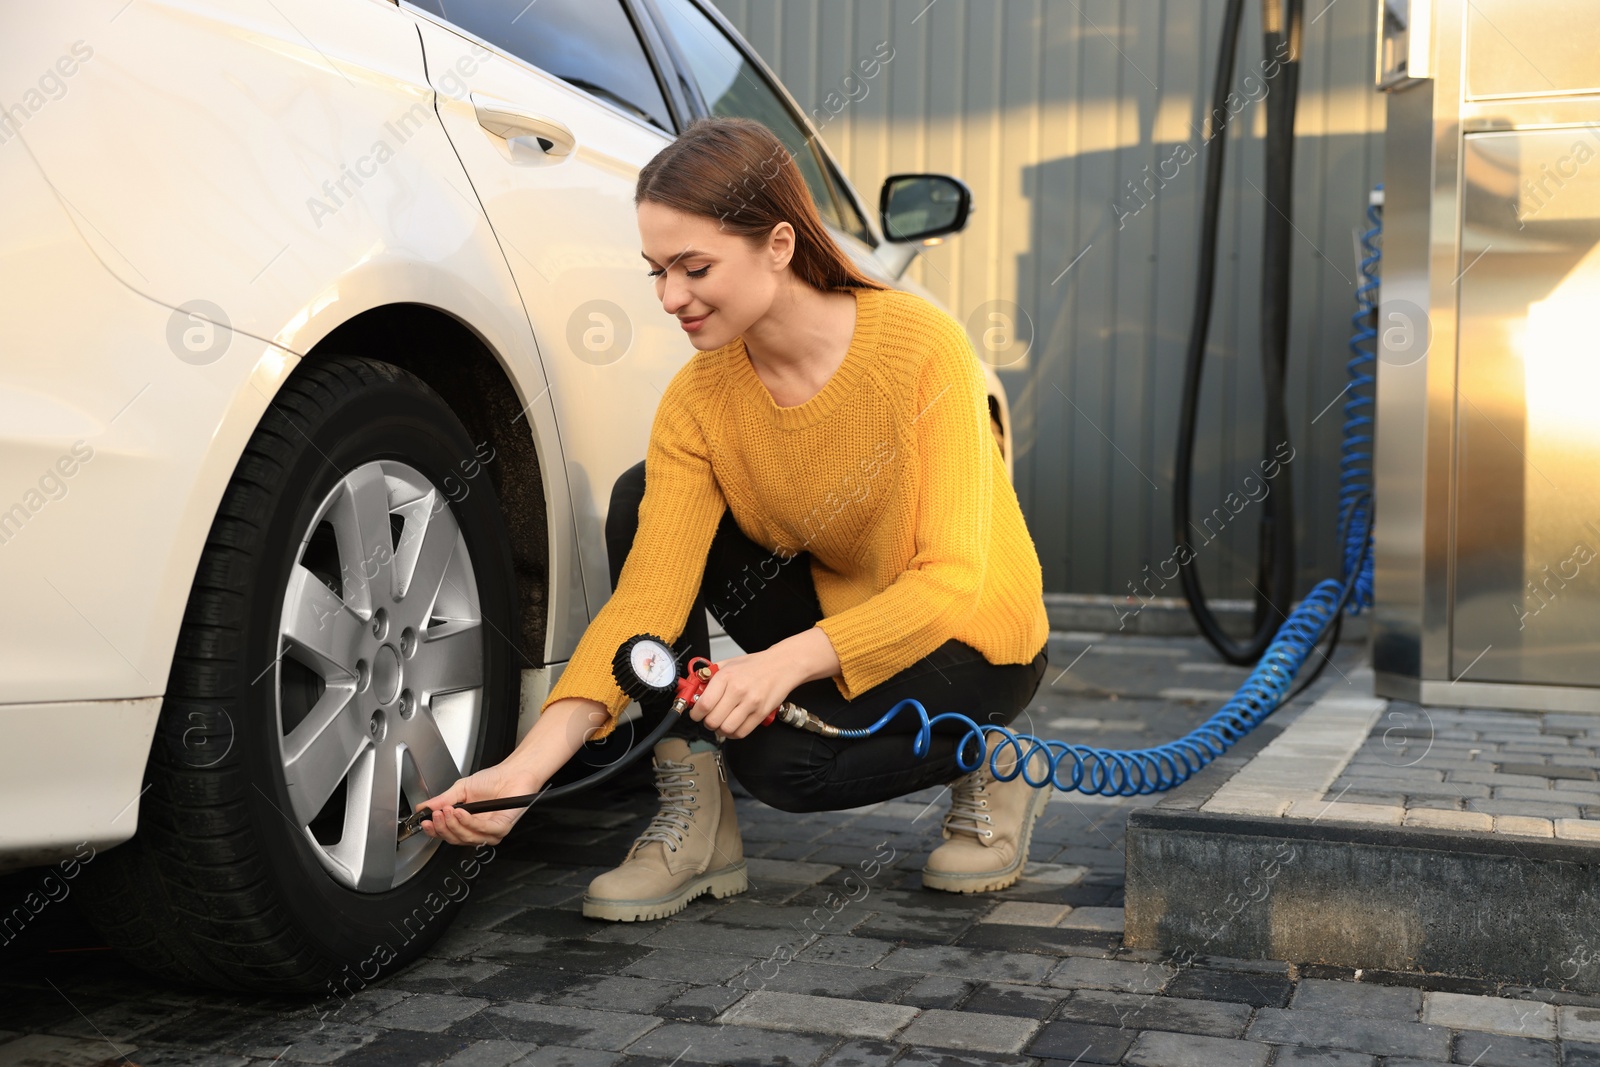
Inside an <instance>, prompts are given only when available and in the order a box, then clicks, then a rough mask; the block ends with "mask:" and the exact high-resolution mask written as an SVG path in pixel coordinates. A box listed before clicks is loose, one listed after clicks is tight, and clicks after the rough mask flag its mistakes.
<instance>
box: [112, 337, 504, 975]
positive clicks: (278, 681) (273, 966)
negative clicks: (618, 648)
mask: <svg viewBox="0 0 1600 1067" xmlns="http://www.w3.org/2000/svg"><path fill="white" fill-rule="evenodd" d="M485 450H487V451H488V453H489V454H488V455H485ZM492 453H493V449H492V448H491V447H489V446H488V445H487V443H484V444H475V443H474V442H473V440H472V438H471V436H470V435H469V434H468V433H467V431H466V429H465V428H464V427H463V426H462V424H461V422H460V421H459V420H458V419H457V418H456V416H455V415H454V413H453V412H452V411H451V409H450V408H449V407H448V406H447V405H446V404H445V403H444V401H443V400H442V399H441V398H440V397H439V396H438V394H436V393H435V392H434V391H433V390H432V389H430V388H429V387H428V386H427V385H426V384H425V383H424V382H423V381H422V380H421V379H420V378H418V377H416V376H415V375H413V374H411V373H409V372H407V371H405V370H402V369H400V368H398V367H395V366H392V365H390V364H387V363H383V362H380V361H378V360H374V359H367V358H357V357H349V356H332V357H328V358H319V359H317V360H316V361H314V362H313V361H309V360H308V361H307V362H305V363H303V364H302V365H301V366H300V367H299V368H297V370H296V371H295V373H294V374H293V375H292V376H291V377H290V379H289V381H288V382H286V383H285V385H284V386H283V388H282V390H281V391H280V392H279V394H278V395H277V396H276V397H275V398H274V400H273V401H272V403H271V405H270V406H269V407H268V409H267V411H266V413H265V414H264V415H263V417H262V420H261V423H260V426H259V427H258V428H257V430H256V432H255V434H254V435H253V436H252V437H251V439H250V441H249V444H248V445H247V446H246V448H245V450H244V453H243V455H242V456H241V458H240V460H239V462H238V465H237V467H236V469H235V471H234V474H233V476H232V479H231V481H230V482H229V484H228V487H227V489H226V491H225V493H224V494H223V497H222V501H221V504H220V506H219V508H218V510H217V515H216V518H215V520H214V521H213V523H212V526H211V529H210V532H209V534H208V536H207V538H206V543H205V547H204V550H203V552H202V554H201V557H200V560H199V564H198V567H197V570H196V577H195V581H194V585H193V588H192V589H191V591H190V595H189V600H188V604H187V607H186V610H185V612H184V618H183V624H182V629H181V631H180V634H179V638H178V646H177V649H176V654H175V656H174V659H173V663H172V669H171V673H170V676H169V678H168V682H167V689H166V693H165V699H164V701H163V704H162V710H161V715H160V720H159V724H158V726H157V730H156V737H155V740H154V743H153V745H152V748H151V752H150V756H149V762H148V769H147V774H146V785H145V790H146V791H145V792H144V793H143V795H142V798H141V800H140V809H139V829H138V833H137V834H136V836H135V837H134V838H133V840H131V841H129V842H127V843H126V844H124V845H121V846H118V847H116V848H114V849H111V850H109V851H108V852H106V853H104V854H103V855H102V856H101V857H99V858H97V860H96V862H95V863H94V864H93V865H92V870H90V869H86V874H89V875H92V876H93V877H92V878H91V879H89V880H88V881H87V883H86V884H85V885H84V886H83V892H82V893H81V899H83V901H84V902H85V904H86V906H87V907H86V910H87V912H88V914H89V916H90V918H91V921H92V922H94V924H95V926H96V928H97V929H98V930H99V931H100V932H101V934H102V936H104V937H105V938H106V940H107V941H108V942H109V943H110V944H111V945H113V946H114V947H116V948H118V949H120V950H121V951H122V952H123V953H124V954H125V955H126V956H127V958H128V959H129V960H130V961H132V962H134V963H135V964H137V965H139V966H141V967H143V968H145V969H146V970H149V971H152V972H154V973H156V974H158V975H161V976H164V977H167V978H170V979H173V980H177V981H181V982H187V983H197V984H202V985H206V986H212V987H216V986H222V987H226V988H232V989H240V990H257V991H276V992H322V993H328V994H334V995H339V996H352V995H354V992H355V991H357V990H359V989H360V988H361V987H362V986H364V985H365V984H366V983H368V982H371V981H372V980H374V979H376V978H377V977H379V976H381V975H383V974H386V973H388V972H391V971H393V970H395V969H397V968H398V967H400V966H402V965H404V964H405V963H406V962H408V961H409V960H411V959H414V958H415V957H416V956H418V955H419V954H420V953H421V952H422V951H423V950H424V949H425V948H426V947H427V946H428V945H429V944H431V943H432V942H433V941H434V940H435V939H436V938H438V937H439V935H440V934H441V933H443V932H444V930H445V928H446V927H447V926H448V925H449V923H450V921H451V919H452V918H453V916H454V914H455V912H456V911H457V910H459V908H460V906H461V902H462V901H463V900H464V899H465V898H466V896H467V895H468V894H469V893H470V892H471V890H472V888H473V885H474V879H476V878H477V877H478V876H479V875H480V874H481V872H482V870H483V868H484V864H485V863H487V862H489V861H491V860H492V858H493V849H492V848H489V847H487V846H480V847H479V848H478V849H470V848H464V847H458V846H453V845H447V844H444V843H443V842H440V841H437V840H435V839H433V838H430V837H427V836H426V835H424V834H417V835H415V836H413V837H411V838H409V839H408V840H407V841H405V842H400V843H396V842H393V840H392V837H387V838H386V834H388V832H389V831H390V830H392V829H393V827H389V828H388V829H387V830H386V828H385V824H386V821H387V820H388V815H389V814H391V813H392V814H394V815H395V816H396V818H398V816H399V815H401V814H404V813H407V812H409V811H410V810H411V809H412V807H413V806H414V804H415V803H416V802H417V801H420V800H423V799H426V798H427V797H428V796H431V795H434V794H435V793H437V792H440V791H442V790H443V789H444V788H446V787H447V786H448V785H450V783H451V781H453V780H454V779H455V777H456V776H457V775H458V774H462V773H469V772H470V771H472V770H475V769H477V768H481V767H483V766H485V765H487V764H490V763H493V762H496V761H497V760H499V759H501V758H503V756H504V755H505V754H506V753H507V752H508V751H510V749H511V747H512V746H513V744H514V742H515V736H516V719H517V707H518V698H519V677H520V676H519V672H518V669H517V668H518V663H517V660H518V652H517V650H516V649H515V648H514V647H512V644H511V642H510V641H509V640H508V639H507V637H506V636H505V635H508V634H515V633H517V632H518V627H517V625H516V618H515V612H516V605H517V604H518V603H519V600H518V597H517V584H516V581H517V580H516V572H515V569H514V567H513V562H512V555H511V548H510V539H509V537H508V534H507V530H506V526H505V520H504V518H503V516H502V514H501V511H500V507H499V504H498V502H497V499H496V496H495V493H494V490H493V488H492V486H491V484H490V481H491V479H490V477H489V475H488V473H487V471H488V470H489V469H490V465H491V464H492V462H493V458H494V457H493V454H492ZM380 503H381V505H382V506H383V507H384V509H385V510H386V511H387V516H386V518H387V520H388V521H387V522H384V516H382V515H381V514H380V512H379V511H378V507H379V505H380ZM363 517H364V518H365V519H366V521H365V522H363V521H362V519H363ZM352 562H354V563H356V567H355V569H352V567H351V564H352ZM407 597H409V598H410V599H409V601H408V600H407ZM308 606H310V607H313V608H314V609H315V611H316V613H317V614H316V618H315V620H314V621H315V625H314V626H313V625H311V622H310V621H308V620H309V619H310V615H309V613H308V611H307V610H306V608H307V607H308ZM474 631H475V632H476V634H477V638H476V639H475V640H474V639H473V637H472V634H473V632H474ZM352 657H353V658H355V659H356V664H355V665H354V667H352V666H351V665H350V663H349V662H348V661H349V660H350V659H351V658H352ZM474 683H476V684H474ZM408 702H409V704H408ZM363 728H364V729H365V730H366V733H365V735H364V736H363V735H361V730H362V729H363ZM352 753H353V755H352ZM446 757H448V762H446ZM346 759H348V760H349V763H348V766H347V768H346V769H345V770H344V772H343V774H342V776H341V777H339V778H338V780H337V781H335V783H334V785H333V786H332V792H331V793H329V794H328V796H327V798H326V800H325V801H324V802H323V803H321V804H320V805H319V803H318V799H317V798H318V796H319V794H320V791H321V790H323V789H324V788H327V787H328V781H329V779H330V778H332V776H334V775H336V774H338V773H339V771H340V768H339V764H340V762H341V761H343V760H346ZM458 768H459V769H458ZM446 779H448V780H446ZM391 786H392V791H391ZM390 801H393V803H390ZM391 808H392V809H393V811H392V812H391V811H390V810H389V809H391ZM313 809H314V810H313ZM308 812H312V814H311V815H310V817H308V816H307V813H308ZM386 840H387V841H388V843H390V844H394V849H393V852H392V854H391V853H389V851H388V848H387V845H386ZM386 864H387V865H389V873H388V874H387V876H386V875H385V873H384V871H385V865H386Z"/></svg>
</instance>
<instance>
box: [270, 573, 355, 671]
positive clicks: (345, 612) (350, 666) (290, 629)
mask: <svg viewBox="0 0 1600 1067" xmlns="http://www.w3.org/2000/svg"><path fill="white" fill-rule="evenodd" d="M365 626H366V624H365V623H364V622H362V620H361V619H360V618H358V617H357V616H356V614H355V612H353V611H351V610H350V607H349V605H347V604H346V603H345V602H344V601H342V600H340V599H339V597H338V596H337V595H336V594H335V593H334V591H333V590H332V589H329V588H328V587H327V586H326V585H323V584H322V581H321V579H319V578H318V577H317V576H316V575H315V574H312V573H311V572H310V571H309V570H307V569H306V568H305V567H303V566H301V565H300V564H298V563H297V564H295V567H294V570H293V571H292V572H290V574H289V587H288V589H287V591H286V594H285V596H284V611H283V636H284V637H285V638H286V639H287V640H288V641H289V643H290V646H291V647H290V651H292V652H294V653H296V656H295V658H296V659H298V660H300V661H301V662H302V663H304V664H305V665H306V666H307V667H310V668H311V669H312V670H314V671H316V672H317V674H319V675H320V676H321V677H322V678H323V680H324V681H326V682H328V683H329V684H330V685H331V684H334V683H336V682H343V681H347V680H354V678H355V676H356V655H357V652H356V649H357V648H358V647H359V643H360V640H361V635H362V631H363V629H364V628H365Z"/></svg>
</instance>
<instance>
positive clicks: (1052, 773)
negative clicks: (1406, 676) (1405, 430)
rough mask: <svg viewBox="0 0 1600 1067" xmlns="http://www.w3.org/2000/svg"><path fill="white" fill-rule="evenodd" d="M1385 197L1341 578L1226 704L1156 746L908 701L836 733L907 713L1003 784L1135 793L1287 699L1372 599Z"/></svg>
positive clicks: (862, 733) (1349, 460)
mask: <svg viewBox="0 0 1600 1067" xmlns="http://www.w3.org/2000/svg"><path fill="white" fill-rule="evenodd" d="M1381 188H1382V186H1379V189H1380V190H1381ZM1381 202H1382V201H1381V199H1380V198H1379V197H1378V196H1377V195H1374V197H1373V198H1372V202H1371V203H1370V204H1369V206H1368V208H1367V218H1368V220H1369V221H1371V223H1372V226H1371V228H1370V229H1368V230H1367V232H1366V233H1365V234H1364V235H1363V236H1362V239H1361V244H1362V248H1363V249H1364V251H1365V255H1364V256H1363V257H1362V259H1361V278H1362V281H1361V285H1360V286H1359V287H1358V288H1357V289H1356V312H1355V314H1354V315H1352V316H1351V323H1352V325H1353V326H1354V327H1355V333H1354V334H1353V335H1352V336H1351V338H1350V351H1351V353H1352V355H1351V358H1350V360H1349V362H1348V363H1347V364H1346V370H1347V371H1348V373H1349V376H1350V383H1349V384H1348V385H1347V386H1346V387H1345V388H1346V391H1347V392H1349V393H1350V394H1351V395H1350V398H1349V399H1348V400H1346V401H1345V404H1344V414H1345V421H1344V426H1343V437H1344V443H1343V449H1342V454H1341V457H1340V471H1339V535H1340V536H1339V544H1340V546H1341V560H1340V563H1341V571H1342V575H1343V577H1342V578H1341V579H1338V580H1335V579H1332V578H1327V579H1324V580H1323V581H1321V582H1318V583H1317V585H1316V587H1315V588H1314V589H1312V590H1311V593H1310V594H1309V595H1308V596H1307V597H1306V598H1305V599H1304V600H1302V601H1301V602H1300V603H1299V604H1298V605H1296V606H1295V608H1294V609H1293V610H1292V611H1290V612H1289V615H1288V617H1287V618H1286V619H1285V620H1284V623H1283V625H1282V626H1280V627H1279V628H1278V632H1277V634H1276V635H1275V636H1274V637H1273V639H1272V641H1271V643H1270V644H1268V646H1267V650H1266V651H1265V652H1264V653H1263V654H1262V656H1261V659H1260V660H1259V661H1257V663H1256V665H1255V667H1254V669H1252V670H1251V672H1250V677H1249V678H1247V679H1246V680H1245V683H1244V685H1243V686H1241V687H1240V689H1239V691H1238V692H1237V693H1235V694H1234V695H1233V697H1232V698H1231V699H1230V700H1229V701H1228V702H1227V703H1226V704H1224V705H1222V707H1221V708H1219V709H1218V710H1217V712H1216V713H1215V714H1214V715H1212V716H1211V717H1210V718H1209V719H1207V720H1206V721H1205V722H1203V723H1201V724H1200V725H1199V726H1197V727H1196V728H1195V729H1193V730H1191V731H1189V732H1188V733H1187V734H1185V735H1184V736H1183V737H1180V738H1178V739H1177V740H1176V741H1169V742H1167V743H1166V744H1164V745H1157V746H1155V747H1154V748H1138V749H1112V748H1096V747H1094V746H1092V745H1079V744H1073V743H1071V742H1068V741H1057V740H1053V739H1051V740H1047V739H1044V738H1039V737H1034V736H1033V735H1032V734H1023V733H1017V732H1015V731H1012V730H1008V729H1006V728H1005V727H1000V726H981V725H979V724H978V723H977V722H974V721H973V720H972V719H971V718H969V717H968V716H966V715H961V714H958V713H955V712H946V713H944V714H940V715H934V716H929V715H928V711H927V709H926V708H924V707H923V706H922V702H921V701H918V700H915V699H909V698H908V699H906V700H902V701H900V702H899V703H898V704H896V705H895V706H894V707H892V708H890V709H889V710H888V711H887V712H886V713H885V714H884V715H883V717H882V718H880V719H879V720H878V721H877V722H875V723H873V724H872V725H871V726H868V727H865V728H863V729H857V730H839V731H838V736H839V737H842V738H848V739H859V738H864V737H871V736H872V735H873V734H876V733H877V732H879V731H880V730H882V729H883V728H884V727H885V726H887V725H888V724H889V722H890V721H891V720H893V719H894V718H896V717H897V716H899V715H900V714H902V713H904V712H908V711H909V712H914V713H915V714H916V715H917V717H918V718H919V719H920V720H921V722H920V723H919V725H918V727H917V732H916V736H915V738H914V739H913V741H912V746H911V748H912V752H914V753H915V754H916V755H917V756H919V757H921V756H926V755H927V753H928V746H929V744H930V742H931V741H932V737H933V728H934V726H935V725H937V724H939V723H941V722H951V723H955V724H957V725H959V726H961V727H964V731H963V733H962V737H961V741H960V743H959V744H958V745H957V746H956V765H957V766H958V767H960V768H961V769H962V770H963V771H973V770H976V769H977V767H978V766H979V764H980V763H982V761H983V760H984V759H988V760H989V769H990V771H991V772H992V773H993V774H994V776H995V778H996V779H998V780H1000V781H1010V780H1011V779H1012V778H1015V777H1017V775H1019V774H1020V775H1022V777H1023V780H1024V781H1025V782H1027V783H1028V784H1029V785H1031V786H1035V787H1037V788H1042V787H1044V786H1046V785H1053V786H1054V787H1055V788H1057V789H1063V790H1068V791H1077V792H1082V793H1094V794H1098V795H1100V796H1138V795H1141V794H1145V793H1159V792H1164V791H1165V790H1168V789H1172V788H1173V787H1175V786H1178V785H1182V784H1183V783H1184V782H1186V781H1188V779H1189V778H1190V777H1191V776H1193V775H1194V774H1195V773H1196V772H1197V771H1199V770H1200V769H1201V768H1203V767H1205V766H1206V765H1207V764H1209V763H1210V762H1211V761H1212V760H1214V759H1216V758H1217V757H1218V756H1220V755H1222V754H1223V753H1224V752H1226V751H1228V749H1229V748H1231V747H1232V746H1233V744H1234V743H1235V742H1236V741H1238V740H1239V739H1240V738H1241V737H1243V736H1244V735H1245V734H1247V733H1249V732H1250V731H1251V730H1253V729H1255V728H1256V727H1257V726H1259V725H1260V724H1261V722H1262V720H1263V719H1265V718H1266V717H1267V716H1268V715H1270V714H1272V712H1273V711H1275V710H1276V709H1277V708H1278V707H1279V706H1280V705H1282V704H1283V703H1284V702H1285V700H1286V698H1287V697H1288V695H1289V688H1290V686H1291V685H1292V684H1293V683H1294V679H1295V676H1296V675H1297V674H1299V672H1300V668H1301V666H1302V665H1304V663H1305V661H1306V659H1307V658H1308V657H1309V656H1310V655H1311V652H1312V650H1313V649H1314V648H1315V647H1316V645H1317V642H1318V641H1320V640H1321V639H1322V637H1323V634H1324V633H1325V632H1327V630H1328V627H1329V625H1330V624H1336V623H1337V620H1338V619H1339V617H1340V615H1341V613H1343V612H1349V613H1350V614H1351V615H1356V614H1359V613H1360V612H1361V610H1362V609H1363V608H1366V607H1369V606H1370V605H1371V604H1372V444H1373V427H1374V423H1373V415H1372V411H1373V396H1372V390H1373V385H1374V383H1375V378H1374V375H1373V373H1372V371H1373V365H1374V363H1375V360H1376V355H1375V349H1374V348H1373V344H1374V342H1375V340H1376V338H1377V331H1376V330H1375V329H1374V327H1373V318H1374V311H1375V308H1376V302H1375V297H1376V294H1377V290H1378V273H1377V267H1378V263H1379V260H1380V258H1381V256H1382V252H1381V247H1380V245H1379V241H1380V239H1381V237H1382V232H1383V221H1382V216H1381V214H1380V213H1379V210H1378V205H1379V204H1381ZM1335 641H1337V636H1335ZM1008 750H1009V751H1010V752H1012V753H1013V754H1014V755H1015V757H1016V760H1015V763H1014V766H1013V767H1012V768H1011V769H1010V770H1008V771H1004V772H1002V770H1001V768H1000V757H1001V755H1002V754H1003V753H1005V752H1007V751H1008ZM1035 753H1043V754H1044V756H1045V758H1046V760H1047V762H1048V769H1047V770H1046V772H1045V773H1044V775H1043V776H1041V777H1037V778H1035V776H1033V775H1030V774H1029V771H1028V765H1029V763H1030V762H1032V760H1033V757H1034V755H1035Z"/></svg>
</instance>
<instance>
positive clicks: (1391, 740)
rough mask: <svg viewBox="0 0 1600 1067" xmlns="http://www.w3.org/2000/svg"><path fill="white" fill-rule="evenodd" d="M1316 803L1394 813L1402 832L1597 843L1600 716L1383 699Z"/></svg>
mask: <svg viewBox="0 0 1600 1067" xmlns="http://www.w3.org/2000/svg"><path fill="white" fill-rule="evenodd" d="M1325 799H1326V800H1327V801H1330V802H1332V801H1334V800H1336V799H1337V800H1340V801H1342V802H1344V803H1356V804H1369V805H1383V806H1387V807H1395V806H1398V807H1400V808H1402V809H1403V810H1404V812H1405V816H1404V817H1405V820H1406V822H1407V823H1408V824H1410V825H1426V826H1434V827H1438V828H1440V829H1452V830H1479V831H1486V832H1490V831H1495V832H1500V833H1516V834H1522V835H1528V836H1533V837H1554V838H1563V839H1568V840H1573V841H1586V842H1587V841H1600V716H1594V715H1576V714H1563V713H1557V712H1548V713H1542V714H1540V713H1531V712H1525V711H1498V710H1493V709H1486V710H1480V709H1462V708H1424V707H1421V706H1419V705H1416V704H1410V703H1406V702H1404V701H1390V703H1389V707H1388V709H1387V710H1386V711H1385V712H1384V714H1383V715H1382V716H1380V718H1379V719H1378V722H1377V723H1376V724H1375V725H1374V726H1373V728H1372V731H1371V734H1370V735H1369V736H1368V738H1367V740H1366V742H1365V743H1364V744H1363V745H1362V746H1361V748H1360V749H1358V750H1357V751H1356V753H1355V755H1354V756H1353V757H1352V758H1351V760H1350V762H1349V763H1348V764H1347V765H1346V766H1345V768H1344V770H1343V772H1342V773H1341V774H1340V776H1339V778H1338V779H1337V780H1335V781H1334V783H1333V785H1332V786H1331V787H1330V789H1329V790H1328V795H1327V797H1326V798H1325ZM1419 813H1420V814H1419Z"/></svg>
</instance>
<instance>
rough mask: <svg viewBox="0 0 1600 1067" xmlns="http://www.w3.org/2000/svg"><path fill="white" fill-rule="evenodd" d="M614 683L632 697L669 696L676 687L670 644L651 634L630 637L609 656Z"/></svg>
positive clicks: (675, 666) (675, 670)
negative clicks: (612, 656)
mask: <svg viewBox="0 0 1600 1067" xmlns="http://www.w3.org/2000/svg"><path fill="white" fill-rule="evenodd" d="M611 673H612V674H613V675H614V676H615V677H616V679H617V685H618V686H620V687H621V688H622V691H623V692H624V693H627V694H628V695H629V696H630V697H632V698H633V699H634V700H644V699H645V698H647V697H651V696H672V695H675V694H676V693H677V690H678V660H677V657H676V656H674V655H673V654H672V648H671V646H669V645H668V644H667V643H666V642H665V641H663V640H662V639H661V638H659V637H656V636H655V635H654V634H639V635H637V636H635V637H630V638H628V639H627V640H626V641H624V642H623V643H622V647H621V648H619V649H617V654H616V656H615V657H614V658H613V659H612V660H611Z"/></svg>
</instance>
